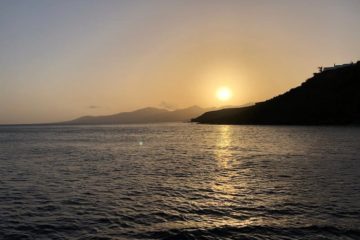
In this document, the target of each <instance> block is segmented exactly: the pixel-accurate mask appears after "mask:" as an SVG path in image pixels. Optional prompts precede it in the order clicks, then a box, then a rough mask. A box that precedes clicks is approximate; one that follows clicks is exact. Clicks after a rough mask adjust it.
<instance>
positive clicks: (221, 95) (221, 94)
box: [216, 87, 232, 101]
mask: <svg viewBox="0 0 360 240" xmlns="http://www.w3.org/2000/svg"><path fill="white" fill-rule="evenodd" d="M216 97H217V98H218V99H219V100H220V101H227V100H229V99H230V98H231V97H232V93H231V90H230V89H229V88H227V87H221V88H219V89H218V90H217V91H216Z"/></svg>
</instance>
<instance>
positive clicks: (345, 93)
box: [192, 61, 360, 125]
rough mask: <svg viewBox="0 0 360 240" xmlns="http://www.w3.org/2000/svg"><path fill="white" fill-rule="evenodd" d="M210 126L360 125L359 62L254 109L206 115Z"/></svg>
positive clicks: (320, 75) (330, 71)
mask: <svg viewBox="0 0 360 240" xmlns="http://www.w3.org/2000/svg"><path fill="white" fill-rule="evenodd" d="M192 121H193V122H198V123H211V124H298V125H317V124H360V61H358V62H357V63H355V64H344V65H338V66H334V67H330V68H324V69H323V68H320V72H319V73H315V74H314V76H313V77H312V78H310V79H308V80H307V81H305V82H304V83H303V84H301V86H299V87H296V88H293V89H291V90H290V91H288V92H286V93H284V94H282V95H280V96H277V97H274V98H272V99H270V100H267V101H265V102H259V103H256V104H255V105H254V106H249V107H242V108H230V109H223V110H218V111H211V112H206V113H204V114H203V115H201V116H199V117H197V118H195V119H192Z"/></svg>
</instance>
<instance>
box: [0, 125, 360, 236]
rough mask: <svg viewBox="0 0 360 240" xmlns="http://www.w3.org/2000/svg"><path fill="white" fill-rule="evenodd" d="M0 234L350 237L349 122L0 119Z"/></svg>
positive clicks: (357, 200)
mask: <svg viewBox="0 0 360 240" xmlns="http://www.w3.org/2000/svg"><path fill="white" fill-rule="evenodd" d="M0 239H360V128H356V127H289V126H226V125H197V124H190V123H189V124H186V123H179V124H152V125H150V124H149V125H115V126H10V127H6V126H2V127H0Z"/></svg>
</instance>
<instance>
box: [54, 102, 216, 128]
mask: <svg viewBox="0 0 360 240" xmlns="http://www.w3.org/2000/svg"><path fill="white" fill-rule="evenodd" d="M209 110H211V109H209V108H207V109H204V108H201V107H198V106H192V107H189V108H184V109H178V110H174V111H169V110H166V109H160V108H153V107H147V108H142V109H139V110H136V111H133V112H122V113H117V114H113V115H106V116H84V117H80V118H77V119H74V120H71V121H67V122H61V123H59V124H131V123H160V122H187V121H190V120H191V119H192V118H194V117H196V116H199V115H201V114H203V113H204V112H206V111H209Z"/></svg>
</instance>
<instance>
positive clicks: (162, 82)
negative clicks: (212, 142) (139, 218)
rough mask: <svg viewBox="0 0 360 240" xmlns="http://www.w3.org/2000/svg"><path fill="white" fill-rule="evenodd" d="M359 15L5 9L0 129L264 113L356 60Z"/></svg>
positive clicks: (128, 4) (255, 4) (258, 2)
mask: <svg viewBox="0 0 360 240" xmlns="http://www.w3.org/2000/svg"><path fill="white" fill-rule="evenodd" d="M359 12H360V1H358V0H337V1H334V0H316V1H295V0H294V1H292V0H286V1H285V0H284V1H282V0H273V1H271V0H253V1H250V0H249V1H241V0H238V1H235V0H234V1H231V0H222V1H215V0H207V1H192V0H191V1H190V0H184V1H180V0H178V1H172V0H143V1H140V0H139V1H110V0H104V1H95V0H94V1H93V0H78V1H70V0H68V1H45V0H35V1H3V2H1V3H0V32H1V39H0V52H1V54H0V124H5V123H36V122H52V121H62V120H69V119H72V118H76V117H78V116H81V115H102V114H112V113H117V112H121V111H130V110H134V109H137V108H142V107H148V106H154V107H160V106H165V105H168V106H171V107H173V108H182V107H188V106H191V105H199V106H202V107H212V106H221V105H242V104H245V103H248V102H257V101H262V100H265V99H267V98H270V97H272V96H274V95H278V94H280V93H282V92H284V91H286V90H288V89H289V88H292V87H295V86H297V85H299V84H300V83H301V82H303V81H304V80H305V79H307V78H309V77H311V76H312V73H313V72H314V71H317V67H318V66H329V65H333V64H334V63H337V64H340V63H347V62H350V61H357V60H359V59H360V45H359V42H360V31H358V30H359V23H360V14H358V13H359ZM223 86H226V87H228V88H229V89H230V90H231V91H232V98H231V99H229V100H228V101H225V102H220V101H219V99H218V98H216V91H217V90H218V89H219V88H220V87H223Z"/></svg>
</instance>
